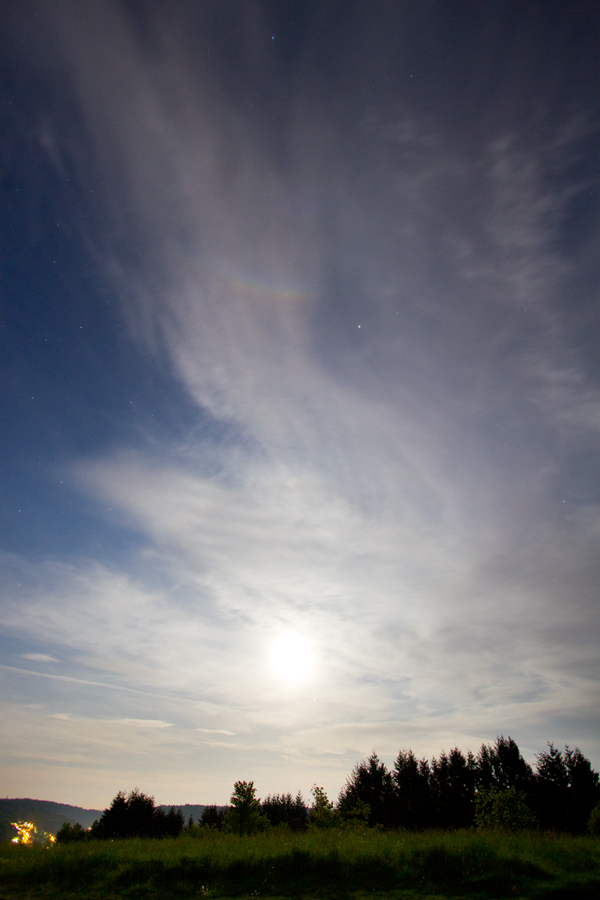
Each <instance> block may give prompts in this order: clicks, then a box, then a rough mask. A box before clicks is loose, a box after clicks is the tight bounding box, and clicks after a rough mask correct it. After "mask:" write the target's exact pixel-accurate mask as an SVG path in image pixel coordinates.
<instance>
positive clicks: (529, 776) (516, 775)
mask: <svg viewBox="0 0 600 900" xmlns="http://www.w3.org/2000/svg"><path fill="white" fill-rule="evenodd" d="M476 763H477V787H478V788H491V787H496V788H499V789H500V790H502V791H505V790H508V789H509V788H512V787H514V788H516V789H517V790H519V791H524V792H525V794H526V795H527V796H529V795H530V794H531V790H532V784H533V772H532V769H531V766H530V765H529V763H527V762H526V761H525V760H524V759H523V757H522V756H521V751H520V750H519V748H518V746H517V744H516V742H515V741H513V739H512V738H511V737H507V738H505V737H503V736H502V735H500V736H499V737H497V738H496V742H495V744H482V745H481V750H480V751H479V753H478V755H477V760H476Z"/></svg>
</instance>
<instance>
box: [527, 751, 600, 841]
mask: <svg viewBox="0 0 600 900" xmlns="http://www.w3.org/2000/svg"><path fill="white" fill-rule="evenodd" d="M598 781H599V776H598V773H597V772H595V771H594V770H593V769H592V766H591V764H590V761H589V760H588V759H586V757H585V756H584V755H583V753H582V752H581V751H580V750H579V748H577V747H576V748H575V750H569V748H568V747H565V749H564V751H561V750H559V749H558V748H557V747H555V746H554V744H553V743H549V744H548V750H546V751H545V752H543V753H539V754H538V755H537V764H536V772H535V790H534V808H535V812H536V814H537V816H538V818H539V820H540V824H541V826H542V828H547V829H550V830H553V831H568V832H572V833H576V834H580V833H583V832H585V830H586V828H587V823H588V820H589V817H590V814H591V812H592V810H593V809H594V806H595V805H596V803H598V801H599V800H600V788H599V784H598Z"/></svg>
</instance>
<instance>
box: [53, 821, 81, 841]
mask: <svg viewBox="0 0 600 900" xmlns="http://www.w3.org/2000/svg"><path fill="white" fill-rule="evenodd" d="M88 837H89V833H88V832H87V831H86V830H85V828H83V827H82V826H81V825H80V824H79V822H76V823H75V825H71V823H70V822H63V824H62V825H61V827H60V828H59V829H58V831H57V832H56V843H57V844H75V843H76V842H77V841H86V840H87V839H88Z"/></svg>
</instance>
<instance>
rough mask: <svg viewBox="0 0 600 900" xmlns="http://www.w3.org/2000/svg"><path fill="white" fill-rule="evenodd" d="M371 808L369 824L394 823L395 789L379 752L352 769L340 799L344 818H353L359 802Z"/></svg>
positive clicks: (339, 809)
mask: <svg viewBox="0 0 600 900" xmlns="http://www.w3.org/2000/svg"><path fill="white" fill-rule="evenodd" d="M358 801H361V803H362V804H365V803H366V804H367V805H368V807H369V816H368V824H369V825H370V826H371V827H372V826H373V825H382V826H383V827H384V828H388V827H390V826H393V825H394V824H395V801H396V797H395V792H394V785H393V782H392V775H391V772H389V771H388V769H387V768H386V766H385V764H384V763H382V762H380V760H379V758H378V756H377V754H376V753H372V754H371V756H370V757H369V758H368V759H367V760H366V761H363V762H361V763H358V764H357V765H356V766H355V767H354V769H353V770H352V774H351V775H350V777H349V778H348V779H347V781H346V784H345V785H344V787H343V788H342V790H341V793H340V796H339V798H338V803H337V808H338V811H339V812H340V813H341V814H342V816H344V817H349V818H352V816H353V813H354V810H355V809H357V808H359V809H360V805H359V803H358Z"/></svg>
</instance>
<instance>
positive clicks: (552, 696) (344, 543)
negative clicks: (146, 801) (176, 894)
mask: <svg viewBox="0 0 600 900" xmlns="http://www.w3.org/2000/svg"><path fill="white" fill-rule="evenodd" d="M0 33H1V34H2V38H1V46H2V53H1V55H0V68H1V71H2V83H3V91H2V98H1V110H2V112H1V115H2V122H1V123H0V134H1V135H2V137H0V149H1V157H0V158H1V160H2V188H1V190H2V204H1V206H0V209H1V210H2V212H1V213H0V216H1V221H2V228H1V229H0V241H1V245H0V248H1V249H0V254H1V256H0V266H1V272H0V275H1V280H0V328H1V330H0V340H1V342H2V346H1V349H0V376H1V379H2V386H3V388H2V396H1V397H0V403H1V415H2V420H3V422H4V425H3V427H2V429H1V432H0V439H1V441H2V459H3V466H2V481H1V482H0V523H1V526H2V527H1V537H2V540H1V543H0V583H1V596H0V604H1V605H0V626H1V637H0V649H1V651H2V652H1V658H0V662H1V666H0V675H1V677H2V685H3V687H2V700H1V702H0V706H1V709H2V723H3V724H2V734H3V740H2V754H1V758H0V766H1V768H0V778H1V783H2V786H3V787H2V793H3V794H4V795H8V796H11V797H36V798H39V799H47V800H56V801H60V802H66V803H72V804H76V805H79V806H87V807H94V808H103V807H104V806H106V805H107V804H108V803H109V802H110V800H111V798H112V797H113V796H114V794H115V793H116V792H117V791H118V790H130V789H132V788H133V787H134V786H138V787H139V788H140V789H141V790H143V791H144V792H146V793H149V794H153V795H154V796H155V797H156V800H157V802H158V803H225V802H227V800H228V799H229V796H230V793H231V789H232V785H233V782H234V781H235V780H238V779H244V780H254V782H255V784H256V786H257V790H258V793H259V795H260V796H263V797H264V796H265V795H266V794H268V793H273V792H280V791H291V792H292V793H294V794H295V793H296V791H297V790H299V789H300V790H302V792H303V794H304V796H305V798H308V797H309V794H310V789H311V786H312V785H313V784H315V783H316V784H318V785H323V786H324V787H325V789H326V790H327V791H328V792H329V794H330V796H332V797H335V796H337V793H338V792H339V790H340V788H341V787H342V785H343V783H344V781H345V778H346V776H347V775H348V774H349V772H350V771H351V769H352V767H353V765H354V764H355V763H356V762H357V761H359V760H360V759H362V758H364V757H366V756H367V755H368V754H370V753H371V752H373V751H376V752H377V753H378V754H379V756H380V758H382V759H383V760H384V761H385V762H386V763H388V764H391V763H392V762H393V759H394V758H395V756H396V755H397V753H398V751H399V749H401V748H407V747H411V748H412V749H413V750H414V751H415V753H416V754H417V755H418V756H419V757H421V756H427V757H429V758H431V757H432V756H433V755H437V754H438V753H439V752H440V750H442V749H446V750H449V749H450V748H451V747H453V746H459V747H460V748H461V749H463V750H464V751H466V750H467V749H471V750H473V751H475V752H476V751H477V750H478V748H479V746H480V745H481V743H482V742H484V741H485V742H490V741H493V740H494V739H495V737H496V735H498V734H504V735H505V736H507V735H511V736H512V737H513V738H514V739H515V740H516V741H517V743H518V744H519V747H520V748H521V751H522V753H523V755H524V756H525V757H526V758H528V759H529V760H530V761H533V760H534V756H535V753H538V752H540V751H542V750H544V749H545V748H546V742H547V741H554V742H555V743H556V744H558V745H559V746H562V745H564V744H569V745H570V746H571V747H574V746H579V747H580V748H581V750H582V751H583V752H584V753H585V754H586V755H587V756H588V757H589V758H590V759H591V761H592V764H593V765H594V767H595V768H596V769H598V768H599V766H600V734H599V728H598V712H599V709H598V697H599V696H600V691H599V672H598V645H599V640H598V638H599V634H598V618H599V602H598V601H599V583H600V581H599V577H598V576H599V573H600V553H599V550H600V453H599V433H600V352H599V350H600V347H599V344H600V341H599V331H598V328H599V324H600V303H599V300H600V298H599V288H598V284H599V279H598V274H599V273H598V268H599V265H600V253H599V252H598V235H599V223H600V215H599V214H600V203H599V197H600V194H599V174H600V173H599V169H598V159H599V150H600V108H599V99H598V98H599V97H600V90H599V89H600V77H599V72H598V67H597V47H598V39H599V37H600V7H599V6H598V5H597V4H591V3H588V2H581V0H573V2H571V3H569V4H563V3H558V2H553V0H544V2H541V0H538V2H532V0H520V2H504V0H501V2H498V3H495V4H485V3H484V4H482V3H479V2H475V0H467V2H461V3H456V2H455V0H432V2H431V3H425V2H420V0H404V2H403V0H394V2H391V0H381V2H376V3H374V4H371V3H369V4H366V3H362V2H358V0H344V2H342V0H325V2H318V0H304V2H301V0H235V2H234V0H207V2H203V3H202V4H198V3H193V2H191V0H170V2H169V3H168V4H165V3H161V2H158V0H85V2H83V3H82V2H80V0H58V2H53V3H51V4H50V3H44V2H42V0H37V2H36V0H20V2H16V0H8V2H5V3H4V4H2V8H1V9H0Z"/></svg>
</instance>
